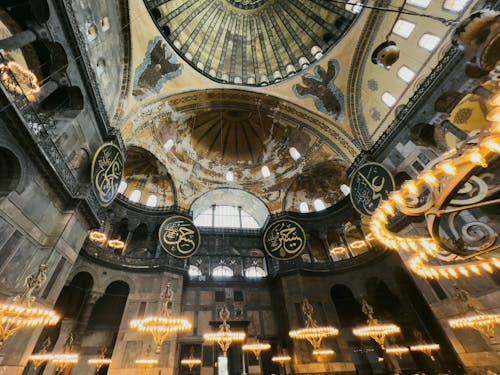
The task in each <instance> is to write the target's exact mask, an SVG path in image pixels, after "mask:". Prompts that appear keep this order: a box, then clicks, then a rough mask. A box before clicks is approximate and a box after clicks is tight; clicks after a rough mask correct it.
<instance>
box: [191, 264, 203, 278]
mask: <svg viewBox="0 0 500 375" xmlns="http://www.w3.org/2000/svg"><path fill="white" fill-rule="evenodd" d="M188 275H189V277H199V276H201V270H200V269H199V267H196V266H193V265H192V264H191V265H190V266H189V269H188Z"/></svg>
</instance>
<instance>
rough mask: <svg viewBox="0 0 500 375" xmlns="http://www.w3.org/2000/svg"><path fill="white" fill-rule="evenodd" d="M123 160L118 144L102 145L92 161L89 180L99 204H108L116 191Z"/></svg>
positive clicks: (120, 177)
mask: <svg viewBox="0 0 500 375" xmlns="http://www.w3.org/2000/svg"><path fill="white" fill-rule="evenodd" d="M123 166H124V160H123V155H122V153H121V151H120V149H119V148H118V146H116V145H114V144H113V143H106V144H104V145H102V146H101V147H100V148H99V149H98V150H97V152H96V153H95V155H94V160H93V161H92V171H91V181H92V189H93V191H94V194H95V196H96V198H97V200H98V201H99V203H100V204H101V206H109V205H110V204H111V202H113V200H114V199H115V197H116V194H117V193H118V188H119V186H120V182H121V180H122V175H123Z"/></svg>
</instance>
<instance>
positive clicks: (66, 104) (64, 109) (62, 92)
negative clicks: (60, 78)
mask: <svg viewBox="0 0 500 375" xmlns="http://www.w3.org/2000/svg"><path fill="white" fill-rule="evenodd" d="M83 106H84V97H83V94H82V91H81V90H80V88H79V87H77V86H61V87H58V88H57V89H56V90H54V91H53V92H52V93H51V94H50V95H49V96H47V97H46V98H45V99H44V100H42V102H41V103H40V110H41V111H42V112H48V113H52V114H53V115H54V116H56V117H59V116H61V117H64V118H69V119H73V118H75V117H77V116H78V114H79V113H80V112H81V111H82V110H83Z"/></svg>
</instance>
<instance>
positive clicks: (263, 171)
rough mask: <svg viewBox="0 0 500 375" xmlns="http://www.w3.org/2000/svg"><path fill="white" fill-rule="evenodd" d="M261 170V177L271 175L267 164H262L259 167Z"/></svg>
mask: <svg viewBox="0 0 500 375" xmlns="http://www.w3.org/2000/svg"><path fill="white" fill-rule="evenodd" d="M261 171H262V177H264V178H267V177H269V176H271V171H270V170H269V167H268V166H267V165H264V166H263V167H262V168H261Z"/></svg>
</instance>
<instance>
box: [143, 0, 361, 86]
mask: <svg viewBox="0 0 500 375" xmlns="http://www.w3.org/2000/svg"><path fill="white" fill-rule="evenodd" d="M145 1H146V5H147V6H148V8H149V10H150V13H151V15H152V17H153V19H154V20H155V21H156V23H157V25H158V27H159V28H160V30H161V32H162V34H163V36H164V37H165V38H166V39H167V40H168V41H169V42H170V43H171V45H172V46H173V47H174V48H175V49H176V51H177V52H178V53H179V54H180V55H181V56H182V57H184V59H185V60H186V61H187V62H189V63H190V64H191V65H192V66H193V67H194V68H195V69H197V70H199V71H200V72H202V73H204V74H205V75H207V76H209V77H210V78H212V79H214V80H216V81H219V82H229V83H234V84H244V85H266V84H270V83H273V82H277V81H280V80H281V79H283V78H286V77H288V76H290V75H293V74H294V73H296V72H298V71H300V70H301V69H303V68H305V67H307V66H308V65H309V63H311V62H312V61H315V60H317V59H319V58H321V56H323V53H324V52H326V51H327V50H329V49H330V48H331V47H333V46H334V45H335V44H336V43H337V42H338V41H339V40H340V39H341V38H342V36H343V35H344V34H345V32H346V31H347V30H348V28H349V27H350V26H351V25H352V23H353V22H354V21H355V19H356V14H354V13H352V12H350V11H348V10H346V9H345V5H340V4H333V3H332V2H329V1H326V0H314V1H311V0H297V1H289V0H213V1H196V0H195V1H193V0H191V1H185V0H170V1H160V2H158V1H148V0H145ZM346 2H347V1H346Z"/></svg>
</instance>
